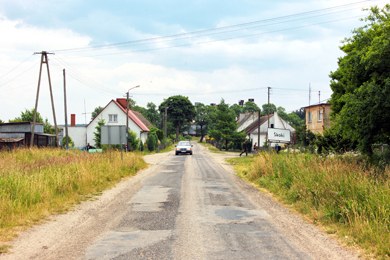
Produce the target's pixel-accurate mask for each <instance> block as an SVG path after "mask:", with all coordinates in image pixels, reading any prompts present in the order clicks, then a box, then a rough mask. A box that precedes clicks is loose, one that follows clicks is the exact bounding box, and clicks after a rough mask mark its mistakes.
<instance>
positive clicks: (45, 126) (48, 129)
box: [43, 118, 56, 134]
mask: <svg viewBox="0 0 390 260" xmlns="http://www.w3.org/2000/svg"><path fill="white" fill-rule="evenodd" d="M43 132H44V133H47V134H55V133H56V129H55V127H54V126H52V125H51V124H50V123H49V120H47V118H46V119H45V122H43Z"/></svg>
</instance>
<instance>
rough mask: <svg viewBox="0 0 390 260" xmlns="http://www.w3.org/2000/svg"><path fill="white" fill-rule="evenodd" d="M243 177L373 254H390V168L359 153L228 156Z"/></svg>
mask: <svg viewBox="0 0 390 260" xmlns="http://www.w3.org/2000/svg"><path fill="white" fill-rule="evenodd" d="M229 162H230V163H232V164H233V165H234V167H235V169H236V172H237V173H238V175H239V176H241V177H242V178H244V179H246V180H248V181H249V182H251V183H253V184H255V185H256V186H258V187H262V188H265V189H267V190H268V191H270V192H272V193H273V194H275V196H276V197H278V198H280V199H281V200H282V201H284V202H285V203H287V204H290V205H292V206H293V207H294V208H295V209H297V210H298V211H300V212H301V213H303V214H305V215H306V216H308V217H309V218H310V219H312V221H313V222H314V223H320V224H321V225H322V226H324V227H325V229H326V230H327V232H328V233H337V235H339V236H340V237H342V238H343V240H344V241H346V242H347V243H351V244H356V245H359V246H360V247H361V248H364V249H365V250H366V252H367V253H368V254H371V255H373V256H374V257H378V258H383V259H387V258H389V257H390V185H389V176H390V168H387V169H386V170H385V172H378V171H377V170H375V169H374V168H371V167H368V166H367V165H366V164H364V163H359V162H358V161H357V159H356V158H345V157H343V158H342V157H335V158H324V157H319V156H316V155H311V154H276V153H261V154H259V155H257V156H255V157H243V158H234V159H230V160H229Z"/></svg>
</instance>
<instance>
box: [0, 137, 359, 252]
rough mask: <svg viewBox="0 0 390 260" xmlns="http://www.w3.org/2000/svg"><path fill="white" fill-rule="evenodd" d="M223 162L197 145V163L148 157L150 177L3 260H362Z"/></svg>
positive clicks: (56, 222) (37, 231) (17, 245)
mask: <svg viewBox="0 0 390 260" xmlns="http://www.w3.org/2000/svg"><path fill="white" fill-rule="evenodd" d="M235 156H238V155H235ZM224 157H225V155H223V154H211V153H210V152H208V151H207V150H206V149H205V148H204V147H202V146H200V145H198V144H195V145H194V155H192V156H189V155H187V156H185V155H182V156H175V155H174V154H173V152H171V153H165V154H156V155H151V156H147V157H146V158H145V160H146V161H147V162H148V163H149V164H150V165H151V166H150V167H149V168H148V169H147V170H144V171H142V172H140V173H139V174H138V175H137V176H135V177H133V178H131V179H127V180H124V181H123V182H121V183H120V184H118V185H117V186H116V187H115V188H113V189H112V190H109V191H107V192H105V193H104V194H103V195H102V196H100V197H98V198H97V199H96V200H93V201H87V202H85V203H82V204H81V205H79V206H78V207H77V208H76V209H75V210H73V211H71V212H69V213H67V214H63V215H59V216H54V217H53V218H52V219H50V220H49V221H47V222H45V223H44V224H42V225H39V226H36V227H34V228H32V229H30V230H28V231H26V232H24V233H22V234H21V236H20V237H19V238H18V239H16V240H15V242H14V243H13V248H12V252H11V253H10V254H7V255H0V259H356V258H358V255H357V253H355V252H352V251H350V250H347V249H345V248H343V247H342V246H341V245H340V244H339V243H338V242H337V241H336V240H334V239H333V238H332V237H330V236H329V235H327V234H325V233H323V232H322V231H320V230H319V229H318V228H317V227H315V226H313V225H311V224H309V223H307V222H305V221H304V220H303V219H302V218H301V217H299V216H298V215H296V214H294V213H292V212H290V211H289V210H288V209H286V208H285V207H283V206H281V205H280V204H279V203H277V202H275V201H274V200H273V199H272V198H271V197H270V196H268V195H266V194H263V193H261V192H259V191H258V190H256V189H254V188H253V187H252V186H250V185H248V184H246V183H244V182H243V181H241V180H240V179H239V178H238V177H236V176H235V175H234V173H233V171H232V169H231V167H230V166H229V165H227V164H226V163H225V162H224Z"/></svg>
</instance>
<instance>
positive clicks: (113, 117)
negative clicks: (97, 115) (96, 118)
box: [108, 114, 118, 123]
mask: <svg viewBox="0 0 390 260" xmlns="http://www.w3.org/2000/svg"><path fill="white" fill-rule="evenodd" d="M117 122H118V115H117V114H109V115H108V123H117Z"/></svg>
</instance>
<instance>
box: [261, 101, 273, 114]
mask: <svg viewBox="0 0 390 260" xmlns="http://www.w3.org/2000/svg"><path fill="white" fill-rule="evenodd" d="M276 110H277V109H276V106H275V105H274V104H272V103H269V104H264V105H262V109H261V115H262V116H265V115H269V114H273V113H275V112H276Z"/></svg>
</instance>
